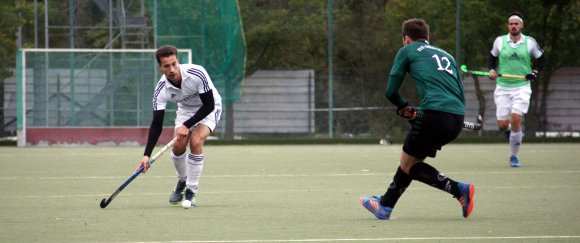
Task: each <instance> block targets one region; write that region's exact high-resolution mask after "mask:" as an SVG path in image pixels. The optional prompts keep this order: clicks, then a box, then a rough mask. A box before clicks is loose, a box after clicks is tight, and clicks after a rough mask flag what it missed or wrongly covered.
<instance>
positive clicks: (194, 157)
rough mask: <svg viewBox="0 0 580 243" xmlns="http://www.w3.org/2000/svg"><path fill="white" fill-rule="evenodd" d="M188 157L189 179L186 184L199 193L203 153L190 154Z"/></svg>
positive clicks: (188, 187)
mask: <svg viewBox="0 0 580 243" xmlns="http://www.w3.org/2000/svg"><path fill="white" fill-rule="evenodd" d="M187 157H188V158H187V180H186V183H185V184H186V187H187V189H190V190H191V191H193V192H194V193H197V189H198V187H199V177H200V176H201V171H202V170H203V154H188V155H187Z"/></svg>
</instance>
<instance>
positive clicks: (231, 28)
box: [147, 0, 246, 104]
mask: <svg viewBox="0 0 580 243" xmlns="http://www.w3.org/2000/svg"><path fill="white" fill-rule="evenodd" d="M147 3H148V6H149V9H150V10H151V16H152V18H153V21H154V25H155V26H154V27H155V30H156V32H155V35H156V36H155V37H156V40H157V46H158V47H159V46H163V45H173V46H175V47H177V48H185V49H191V50H192V53H193V63H195V64H199V65H202V66H204V67H205V69H206V70H207V71H208V74H209V75H210V77H211V79H212V81H213V82H214V85H215V86H216V88H217V89H218V91H219V92H220V95H221V96H222V99H223V102H224V104H232V103H233V102H234V101H236V100H238V99H239V98H240V86H241V83H242V81H243V78H244V69H245V59H246V48H245V43H244V37H243V30H242V23H241V19H240V14H239V9H238V2H237V1H231V0H175V1H155V0H148V1H147Z"/></svg>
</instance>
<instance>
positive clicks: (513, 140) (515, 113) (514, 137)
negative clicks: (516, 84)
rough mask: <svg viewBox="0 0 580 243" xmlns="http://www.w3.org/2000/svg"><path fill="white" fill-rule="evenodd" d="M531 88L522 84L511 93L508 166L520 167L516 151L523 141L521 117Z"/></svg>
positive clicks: (528, 99)
mask: <svg viewBox="0 0 580 243" xmlns="http://www.w3.org/2000/svg"><path fill="white" fill-rule="evenodd" d="M531 94H532V90H531V88H530V86H529V85H526V86H522V87H520V88H518V89H517V90H515V91H514V93H513V105H512V109H511V114H510V125H511V127H512V129H511V130H512V132H511V134H510V138H509V143H510V152H511V155H510V166H511V167H516V168H517V167H520V160H519V158H518V153H519V151H520V146H521V144H522V141H523V137H524V134H523V129H522V117H523V115H524V114H526V113H527V112H528V108H529V106H530V96H531Z"/></svg>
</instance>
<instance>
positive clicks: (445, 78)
mask: <svg viewBox="0 0 580 243" xmlns="http://www.w3.org/2000/svg"><path fill="white" fill-rule="evenodd" d="M406 73H409V74H410V75H411V77H412V78H413V80H414V81H415V84H416V86H417V92H418V93H419V98H420V99H421V101H420V104H419V107H418V110H419V114H421V113H422V111H423V110H436V111H443V112H448V113H452V114H458V115H464V114H465V97H464V96H463V84H462V82H461V76H460V75H459V70H458V68H457V63H456V62H455V58H453V56H451V55H450V54H449V53H447V52H446V51H444V50H443V49H441V48H438V47H435V46H432V45H431V44H429V42H427V41H416V42H413V43H411V44H409V45H406V46H404V47H403V48H401V49H400V50H399V52H398V53H397V56H396V57H395V63H393V67H392V68H391V73H390V75H389V82H388V84H387V88H386V92H385V95H386V96H387V98H388V99H389V101H391V103H393V104H394V105H396V106H397V107H402V106H403V105H405V104H406V103H407V102H406V101H405V100H404V99H403V98H401V96H400V95H399V88H400V87H401V84H402V83H403V80H404V79H405V74H406Z"/></svg>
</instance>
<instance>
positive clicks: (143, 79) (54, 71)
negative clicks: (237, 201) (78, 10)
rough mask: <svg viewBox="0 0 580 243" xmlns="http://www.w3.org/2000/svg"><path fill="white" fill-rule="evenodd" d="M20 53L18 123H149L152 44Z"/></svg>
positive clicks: (184, 59) (185, 54)
mask: <svg viewBox="0 0 580 243" xmlns="http://www.w3.org/2000/svg"><path fill="white" fill-rule="evenodd" d="M19 56H21V57H20V58H19V70H18V79H19V81H18V86H19V91H18V92H19V97H24V98H23V99H22V100H20V101H19V102H18V106H19V109H18V110H19V114H18V116H19V119H18V123H19V124H18V127H19V128H22V127H23V125H25V126H26V127H59V126H66V127H113V126H116V127H118V126H148V125H149V124H150V122H151V116H152V112H151V100H152V99H153V90H154V87H155V84H156V80H158V79H159V76H160V74H159V71H158V70H159V69H158V64H157V61H156V59H155V49H143V50H128V49H125V50H118V49H117V50H113V49H100V50H96V49H23V50H21V51H20V55H19ZM179 60H180V62H181V63H188V62H189V60H191V53H190V50H180V55H179ZM20 62H21V63H20ZM172 110H173V111H175V106H173V107H168V111H169V112H167V116H175V112H171V111H172ZM23 118H26V119H23ZM24 121H26V122H25V124H22V123H23V122H24ZM165 122H166V124H165V125H168V126H173V121H172V119H166V120H165Z"/></svg>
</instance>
